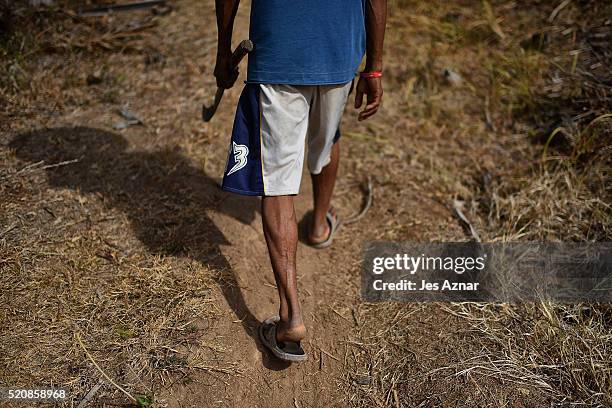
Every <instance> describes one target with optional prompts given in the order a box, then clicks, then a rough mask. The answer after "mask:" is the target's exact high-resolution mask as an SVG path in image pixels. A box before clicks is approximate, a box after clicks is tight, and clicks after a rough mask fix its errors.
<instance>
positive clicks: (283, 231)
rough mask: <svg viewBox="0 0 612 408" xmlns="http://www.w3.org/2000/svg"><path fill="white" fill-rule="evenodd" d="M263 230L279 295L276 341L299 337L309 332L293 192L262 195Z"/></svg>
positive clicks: (293, 339)
mask: <svg viewBox="0 0 612 408" xmlns="http://www.w3.org/2000/svg"><path fill="white" fill-rule="evenodd" d="M261 217H262V221H263V230H264V235H265V237H266V243H267V244H268V251H269V253H270V261H271V263H272V270H273V271H274V279H275V280H276V287H277V288H278V296H279V298H280V308H279V316H280V322H279V323H278V326H277V329H276V339H277V341H295V342H297V341H300V340H302V339H303V338H304V337H305V336H306V327H305V326H304V323H303V321H302V312H301V309H300V302H299V300H298V293H297V276H296V263H295V257H296V251H297V241H298V232H297V219H296V216H295V209H294V208H293V196H278V197H263V198H262V204H261Z"/></svg>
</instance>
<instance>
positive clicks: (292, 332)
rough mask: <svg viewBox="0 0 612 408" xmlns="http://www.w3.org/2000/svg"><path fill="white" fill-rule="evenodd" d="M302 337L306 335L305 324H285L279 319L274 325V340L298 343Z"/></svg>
mask: <svg viewBox="0 0 612 408" xmlns="http://www.w3.org/2000/svg"><path fill="white" fill-rule="evenodd" d="M304 337H306V326H304V324H299V325H296V326H285V325H284V324H283V322H282V321H281V322H278V324H277V325H276V341H278V342H287V341H292V342H295V343H299V342H300V341H302V340H303V339H304Z"/></svg>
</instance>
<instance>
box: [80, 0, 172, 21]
mask: <svg viewBox="0 0 612 408" xmlns="http://www.w3.org/2000/svg"><path fill="white" fill-rule="evenodd" d="M165 5H166V0H145V1H139V2H136V3H128V4H110V5H107V6H99V7H94V8H91V9H88V10H84V11H80V12H79V14H78V16H79V17H99V16H103V15H106V14H108V13H111V12H118V11H133V10H143V9H148V8H152V7H155V6H165Z"/></svg>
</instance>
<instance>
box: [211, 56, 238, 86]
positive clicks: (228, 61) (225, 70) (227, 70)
mask: <svg viewBox="0 0 612 408" xmlns="http://www.w3.org/2000/svg"><path fill="white" fill-rule="evenodd" d="M215 78H217V86H218V87H219V88H223V89H229V88H231V87H232V86H234V83H235V82H236V79H238V67H233V66H232V54H231V53H229V54H217V63H216V64H215Z"/></svg>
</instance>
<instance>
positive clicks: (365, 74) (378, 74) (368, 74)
mask: <svg viewBox="0 0 612 408" xmlns="http://www.w3.org/2000/svg"><path fill="white" fill-rule="evenodd" d="M359 76H360V77H362V78H380V77H382V71H371V72H360V73H359Z"/></svg>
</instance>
